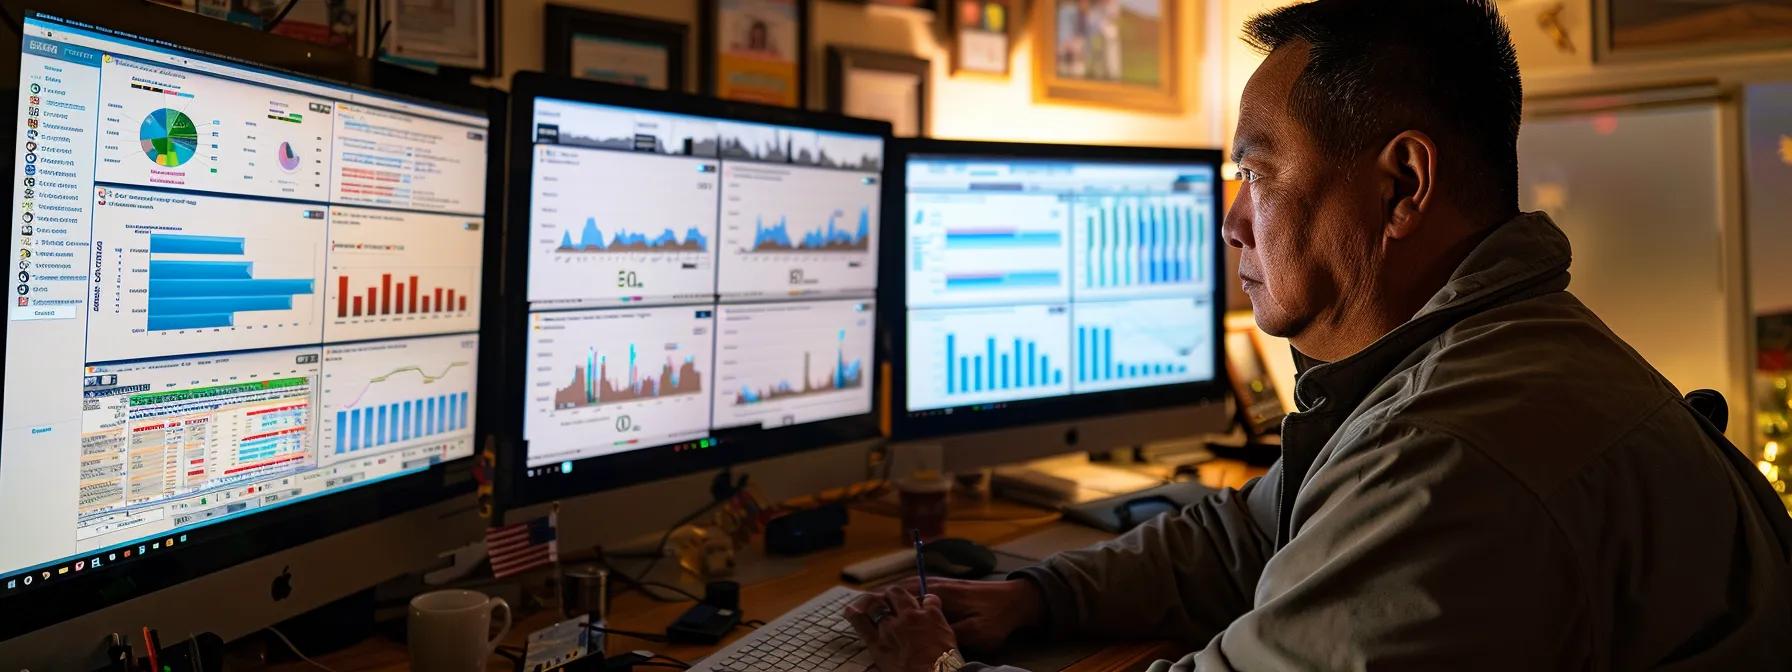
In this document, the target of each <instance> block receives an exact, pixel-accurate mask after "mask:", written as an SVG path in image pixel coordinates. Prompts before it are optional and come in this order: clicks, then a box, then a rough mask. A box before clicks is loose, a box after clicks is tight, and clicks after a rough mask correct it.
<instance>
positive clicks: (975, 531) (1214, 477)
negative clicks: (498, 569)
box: [279, 461, 1261, 672]
mask: <svg viewBox="0 0 1792 672" xmlns="http://www.w3.org/2000/svg"><path fill="white" fill-rule="evenodd" d="M1201 472H1202V473H1201V480H1202V481H1203V482H1205V483H1207V484H1208V485H1213V486H1221V485H1225V486H1234V487H1235V486H1238V485H1242V484H1243V483H1244V481H1245V480H1248V478H1250V477H1251V476H1255V475H1256V474H1257V473H1260V472H1261V470H1260V469H1252V468H1248V467H1244V466H1243V465H1241V464H1235V463H1227V462H1224V461H1221V462H1217V463H1213V464H1212V465H1211V466H1207V465H1203V468H1202V469H1201ZM884 508H887V507H880V506H877V505H876V504H875V503H874V504H872V505H869V506H863V507H855V508H854V509H853V511H852V513H851V522H850V523H849V524H848V527H847V536H846V545H845V546H842V547H839V548H835V549H831V550H828V551H823V552H818V553H815V554H812V555H808V556H803V557H801V558H797V559H795V560H793V562H795V563H800V569H795V570H794V571H789V572H787V573H785V574H783V575H782V576H778V577H775V578H770V579H767V580H764V581H758V582H751V583H747V584H746V585H743V586H742V587H741V605H742V607H743V609H742V611H743V613H744V614H745V615H746V617H747V618H757V619H762V620H770V619H772V618H775V617H776V616H777V615H778V614H782V613H784V612H786V611H789V610H790V609H791V608H794V607H796V606H798V605H800V604H802V603H803V602H805V601H807V600H808V599H809V598H810V597H813V596H815V595H816V594H817V593H820V592H822V591H823V590H826V589H828V588H830V587H832V586H836V585H841V583H842V582H841V580H840V570H841V569H842V568H844V567H846V566H847V565H850V564H852V563H854V562H858V561H860V560H865V559H867V558H872V557H876V556H879V555H883V554H886V553H889V552H891V551H895V550H900V549H902V548H904V547H905V546H904V544H902V543H900V542H899V541H898V539H899V536H900V535H899V530H898V528H899V527H900V525H899V522H898V520H897V519H896V518H894V517H891V516H890V515H886V514H885V513H884V511H883V510H882V509H884ZM949 516H950V517H949V518H948V523H947V526H946V531H947V534H949V535H951V536H954V537H963V538H966V539H970V540H972V541H976V542H978V543H982V544H986V545H994V544H999V543H1002V542H1004V541H1008V540H1011V539H1015V538H1018V537H1022V536H1025V535H1027V534H1030V533H1033V532H1037V531H1040V530H1044V529H1046V528H1048V527H1050V526H1052V525H1055V524H1057V520H1058V515H1057V514H1055V513H1051V512H1047V511H1044V510H1041V509H1037V508H1032V507H1029V506H1025V505H1022V504H1015V503H1012V502H1007V501H1005V500H999V499H998V500H991V501H964V500H956V499H955V500H954V502H953V505H952V511H951V513H950V514H949ZM690 604H691V603H690V602H680V603H662V602H656V601H653V600H651V599H649V598H648V597H647V596H645V595H642V594H641V593H640V592H639V591H628V592H626V593H623V594H620V595H617V596H616V597H615V598H614V599H613V600H612V601H611V605H610V627H613V628H617V629H621V630H634V631H641V632H664V631H665V628H666V625H667V624H669V623H671V622H672V621H673V620H675V619H677V618H678V616H679V614H682V613H684V611H685V610H686V609H688V608H689V607H690ZM557 616H558V615H557V614H556V613H554V611H553V610H538V611H536V612H534V613H530V614H523V615H521V617H520V618H519V619H518V620H517V622H516V624H515V625H514V626H513V627H512V628H511V630H510V634H509V635H508V636H507V637H506V638H505V641H504V643H505V644H507V645H510V646H519V647H520V646H521V645H522V644H523V641H524V637H525V636H526V635H527V633H529V632H531V631H533V630H537V629H540V628H543V627H546V626H548V625H550V624H552V623H553V622H554V621H555V620H556V619H557ZM748 632H749V631H748V630H747V629H746V628H737V629H736V630H735V632H734V633H733V634H731V635H730V636H729V638H728V639H726V640H724V642H723V644H726V643H728V642H732V641H734V640H735V639H738V638H740V637H743V636H745V635H746V634H747V633H748ZM609 642H610V644H609V647H608V648H609V650H610V651H612V652H622V651H629V650H633V649H641V648H646V649H650V650H653V651H655V652H657V653H662V654H665V655H668V656H672V657H674V658H677V659H680V660H684V661H687V662H694V661H696V660H698V659H700V658H703V657H704V656H707V655H709V654H710V653H712V652H714V651H715V650H716V649H717V648H720V647H719V646H697V645H687V644H657V643H646V642H638V641H633V640H629V639H626V638H621V637H616V636H612V637H610V639H609ZM1183 653H1186V652H1185V651H1177V650H1175V649H1174V648H1173V647H1171V646H1170V645H1168V644H1167V643H1164V642H1129V643H1120V644H1114V645H1109V646H1107V647H1104V648H1102V649H1101V650H1099V651H1097V652H1096V653H1094V654H1092V655H1090V656H1088V657H1087V658H1084V659H1083V660H1081V661H1080V662H1078V663H1076V664H1075V665H1073V666H1071V667H1069V668H1066V669H1067V670H1071V671H1074V672H1119V671H1121V670H1138V669H1142V668H1144V667H1145V665H1146V664H1147V663H1148V662H1149V661H1152V660H1156V659H1158V658H1166V657H1169V658H1173V657H1176V656H1179V655H1181V654H1183ZM317 660H318V662H320V663H323V664H324V665H327V666H329V667H330V668H332V669H334V670H337V672H353V671H370V670H403V669H407V668H408V666H409V655H408V653H407V652H406V650H405V646H404V644H403V643H401V642H397V641H393V640H391V639H388V638H386V637H381V636H375V637H371V638H368V639H367V640H364V641H362V642H360V643H358V644H355V645H354V646H351V647H349V648H347V649H344V650H341V651H337V652H334V653H331V654H328V655H324V656H318V657H317ZM279 669H290V670H302V669H310V668H307V667H305V666H303V664H291V665H282V666H280V667H279ZM487 669H488V670H492V671H494V672H496V671H499V670H505V671H508V670H509V669H511V668H510V666H509V663H508V661H504V660H503V659H501V658H498V657H493V659H492V663H491V664H490V665H488V666H487ZM1036 672H1043V671H1036Z"/></svg>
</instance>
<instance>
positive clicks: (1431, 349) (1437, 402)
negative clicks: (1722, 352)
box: [1360, 292, 1702, 491]
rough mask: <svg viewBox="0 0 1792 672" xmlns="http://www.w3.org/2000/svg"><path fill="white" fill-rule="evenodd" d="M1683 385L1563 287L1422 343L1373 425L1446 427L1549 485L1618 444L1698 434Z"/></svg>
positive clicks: (1390, 387)
mask: <svg viewBox="0 0 1792 672" xmlns="http://www.w3.org/2000/svg"><path fill="white" fill-rule="evenodd" d="M1678 396H1679V393H1678V392H1677V391H1676V390H1675V389H1674V388H1673V386H1672V385H1671V384H1669V383H1668V382H1667V381H1666V379H1664V378H1662V376H1661V375H1660V374H1659V373H1657V372H1656V371H1655V370H1654V369H1653V368H1652V367H1650V366H1649V364H1648V362H1647V361H1645V360H1644V359H1643V358H1642V357H1641V356H1640V355H1638V354H1637V353H1636V352H1635V351H1634V350H1633V349H1631V348H1630V346H1629V345H1627V344H1625V343H1624V341H1623V340H1622V339H1620V338H1619V337H1618V336H1617V335H1615V334H1613V333H1612V332H1611V330H1610V329H1608V328H1606V326H1605V325H1604V323H1602V322H1600V321H1599V319H1598V318H1597V317H1596V316H1594V315H1593V313H1592V312H1591V311H1590V310H1588V309H1587V308H1586V306H1585V305H1583V304H1581V303H1580V301H1578V300H1577V299H1575V298H1574V297H1573V296H1572V295H1570V294H1568V293H1567V292H1557V293H1552V294H1547V295H1544V296H1540V297H1535V298H1532V299H1527V300H1524V301H1519V302H1515V303H1512V304H1508V305H1505V306H1501V307H1498V308H1495V309H1493V310H1489V311H1486V312H1483V313H1480V314H1477V315H1475V316H1472V317H1470V318H1468V319H1466V320H1463V321H1462V322H1460V323H1458V324H1456V325H1455V326H1453V327H1451V328H1450V329H1448V330H1446V331H1445V332H1443V333H1442V334H1441V335H1439V336H1438V337H1437V338H1435V339H1433V340H1432V341H1431V342H1429V343H1427V344H1426V345H1425V346H1423V347H1422V348H1420V349H1419V350H1418V351H1416V352H1414V353H1413V355H1412V356H1411V357H1409V358H1408V360H1407V362H1406V364H1405V365H1404V366H1403V367H1402V369H1401V370H1399V371H1396V372H1395V373H1394V375H1392V376H1390V377H1389V378H1388V380H1386V381H1384V383H1383V384H1382V386H1381V388H1380V389H1378V390H1377V391H1376V393H1375V394H1374V395H1372V397H1371V398H1372V400H1373V401H1372V405H1373V408H1367V409H1363V410H1364V411H1365V412H1363V413H1362V414H1360V418H1361V419H1362V420H1363V421H1366V422H1396V423H1400V424H1403V425H1408V426H1412V427H1417V428H1422V429H1425V430H1427V431H1434V432H1439V433H1444V434H1448V435H1449V436H1451V437H1452V438H1454V439H1456V440H1459V441H1461V442H1463V443H1466V444H1468V445H1470V446H1473V447H1474V448H1475V449H1476V450H1477V451H1479V452H1481V453H1483V454H1484V455H1486V457H1487V458H1488V459H1489V460H1490V461H1491V462H1492V463H1493V464H1497V465H1498V466H1499V467H1500V468H1502V469H1504V470H1505V471H1507V472H1509V473H1511V474H1512V475H1513V476H1514V477H1515V478H1517V479H1518V480H1519V481H1522V482H1524V483H1526V484H1527V485H1529V486H1531V487H1533V488H1535V489H1537V490H1538V491H1548V490H1551V489H1553V486H1554V484H1556V483H1559V482H1560V481H1561V480H1563V479H1565V478H1569V477H1572V475H1573V474H1576V473H1578V472H1579V471H1580V470H1581V469H1582V468H1584V467H1585V466H1586V465H1588V464H1591V463H1593V462H1594V461H1596V460H1599V459H1600V458H1601V457H1602V456H1604V455H1606V453H1607V451H1609V450H1611V449H1612V448H1613V447H1614V446H1618V445H1629V444H1633V443H1636V442H1638V441H1643V442H1648V441H1664V442H1674V441H1684V442H1687V443H1689V444H1693V445H1696V444H1697V443H1698V442H1700V441H1702V437H1701V436H1700V435H1699V433H1698V431H1697V426H1696V425H1695V424H1693V423H1692V422H1691V419H1690V417H1680V416H1682V415H1684V411H1683V409H1680V408H1678V406H1679V403H1678V401H1677V399H1678Z"/></svg>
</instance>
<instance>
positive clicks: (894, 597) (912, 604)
mask: <svg viewBox="0 0 1792 672" xmlns="http://www.w3.org/2000/svg"><path fill="white" fill-rule="evenodd" d="M884 599H887V600H889V601H890V606H891V607H895V609H896V611H897V612H899V613H900V612H904V611H914V610H916V609H920V608H921V603H920V602H916V601H915V594H914V593H911V592H908V591H906V590H903V589H902V587H901V586H891V587H890V588H889V590H885V591H884Z"/></svg>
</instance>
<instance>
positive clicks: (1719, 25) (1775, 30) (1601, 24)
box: [1593, 0, 1792, 61]
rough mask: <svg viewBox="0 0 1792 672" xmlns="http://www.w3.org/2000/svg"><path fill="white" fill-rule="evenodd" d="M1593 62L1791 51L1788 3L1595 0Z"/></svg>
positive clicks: (1776, 0)
mask: <svg viewBox="0 0 1792 672" xmlns="http://www.w3.org/2000/svg"><path fill="white" fill-rule="evenodd" d="M1593 31H1594V35H1593V42H1594V51H1593V55H1594V58H1595V59H1596V60H1601V61H1604V60H1627V59H1632V58H1662V57H1672V56H1687V55H1696V54H1701V53H1718V52H1726V51H1742V50H1750V49H1766V48H1773V47H1787V46H1792V0H1699V1H1697V2H1689V1H1688V0H1594V2H1593Z"/></svg>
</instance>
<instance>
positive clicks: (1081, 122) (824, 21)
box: [490, 0, 1242, 147]
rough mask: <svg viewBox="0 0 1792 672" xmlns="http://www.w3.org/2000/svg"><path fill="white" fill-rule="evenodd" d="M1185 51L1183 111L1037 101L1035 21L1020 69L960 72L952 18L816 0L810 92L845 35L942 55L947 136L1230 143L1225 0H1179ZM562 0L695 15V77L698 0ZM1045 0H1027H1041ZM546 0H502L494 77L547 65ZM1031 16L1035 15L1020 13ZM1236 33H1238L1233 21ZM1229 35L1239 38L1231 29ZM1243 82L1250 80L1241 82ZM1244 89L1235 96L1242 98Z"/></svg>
mask: <svg viewBox="0 0 1792 672" xmlns="http://www.w3.org/2000/svg"><path fill="white" fill-rule="evenodd" d="M1177 2H1178V3H1180V4H1179V5H1178V7H1177V9H1178V12H1177V16H1178V18H1179V20H1180V24H1181V25H1180V27H1179V37H1180V38H1181V44H1182V46H1181V53H1180V60H1179V65H1180V66H1181V67H1180V68H1179V70H1178V72H1179V73H1180V75H1181V77H1182V79H1183V88H1184V92H1185V94H1184V103H1185V104H1184V110H1183V112H1182V113H1180V114H1158V113H1145V112H1133V111H1129V110H1120V109H1113V108H1101V107H1090V106H1080V105H1062V104H1038V103H1035V102H1034V101H1033V71H1032V66H1031V64H1032V48H1033V41H1032V38H1031V31H1030V30H1023V31H1020V32H1021V34H1020V35H1018V36H1017V39H1015V41H1014V44H1013V50H1012V51H1013V53H1012V57H1011V59H1010V65H1011V70H1012V74H1011V75H1010V76H1009V77H1008V78H1006V79H1003V78H997V77H987V76H981V75H971V74H966V75H961V76H956V77H955V76H952V75H951V73H950V58H949V57H948V55H947V51H946V45H947V42H946V40H945V28H944V25H943V19H939V18H934V17H932V16H930V15H929V14H927V13H924V12H916V11H909V10H902V9H891V8H884V7H867V6H861V5H856V4H851V3H844V2H835V1H832V0H812V4H811V7H812V12H811V24H810V31H809V97H808V103H809V106H810V107H811V108H816V109H819V108H821V107H823V104H824V102H825V101H826V99H827V98H826V91H825V89H824V88H823V87H824V86H825V82H826V73H825V69H826V68H825V64H826V60H825V59H826V56H825V53H826V52H825V48H826V45H828V44H841V45H847V46H854V47H859V48H866V49H879V50H884V51H891V52H898V53H905V54H910V55H914V56H918V57H921V58H926V59H929V60H931V61H932V62H933V76H932V81H931V86H932V87H933V92H932V94H933V95H932V101H931V105H930V107H929V109H928V118H929V121H930V125H931V129H930V131H931V132H930V135H933V136H935V137H942V138H960V139H989V140H1036V141H1053V142H1087V143H1104V144H1136V145H1170V146H1204V147H1211V146H1217V145H1219V144H1221V141H1222V139H1223V138H1225V137H1229V136H1230V135H1231V131H1230V130H1229V127H1224V125H1223V124H1224V120H1223V115H1222V114H1220V110H1221V109H1223V108H1225V107H1235V105H1232V104H1230V103H1222V102H1221V96H1223V95H1224V80H1223V78H1222V74H1221V69H1220V63H1221V56H1220V54H1219V49H1218V46H1219V45H1218V44H1217V42H1219V41H1220V40H1219V38H1220V36H1221V33H1222V31H1221V30H1220V29H1219V28H1220V23H1219V22H1218V21H1216V20H1214V17H1213V16H1210V14H1213V15H1216V16H1217V15H1218V14H1219V13H1221V10H1222V8H1223V6H1224V3H1223V2H1220V1H1219V0H1212V1H1210V0H1177ZM556 3H557V4H565V5H570V6H579V7H587V8H591V9H597V10H601V11H610V12H617V13H624V14H634V15H637V16H644V17H648V18H654V19H661V20H666V21H676V22H682V23H686V24H688V25H690V26H691V41H692V43H693V44H692V49H691V51H689V52H688V54H687V56H688V58H687V60H688V61H689V65H690V68H689V72H688V75H687V76H688V77H689V78H690V80H691V81H693V82H694V81H696V72H697V70H696V63H697V50H696V48H695V42H696V37H697V30H696V20H697V11H696V4H697V3H696V2H695V1H694V0H685V1H678V2H671V1H655V0H556ZM1043 3H1044V0H1034V1H1033V2H1029V3H1022V4H1026V5H1029V6H1041V5H1043ZM546 5H547V3H546V2H545V1H544V0H504V2H503V3H502V7H503V17H502V19H501V21H502V29H503V34H502V39H503V45H502V52H503V67H504V72H505V77H504V78H503V79H501V80H495V81H493V82H490V83H491V84H493V85H496V86H500V87H502V86H507V82H508V79H509V75H510V74H512V73H515V72H516V71H517V70H540V69H541V67H542V15H543V7H545V6H546ZM1020 18H1022V19H1023V20H1030V19H1031V18H1032V17H1031V16H1030V15H1028V16H1023V17H1020ZM1230 35H1236V31H1232V32H1231V33H1230ZM1227 39H1231V38H1230V37H1228V38H1227ZM1240 86H1241V87H1242V84H1240ZM1234 99H1235V98H1234Z"/></svg>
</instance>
